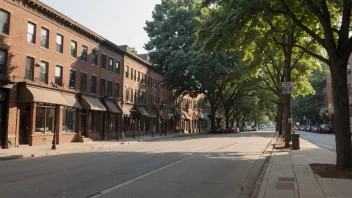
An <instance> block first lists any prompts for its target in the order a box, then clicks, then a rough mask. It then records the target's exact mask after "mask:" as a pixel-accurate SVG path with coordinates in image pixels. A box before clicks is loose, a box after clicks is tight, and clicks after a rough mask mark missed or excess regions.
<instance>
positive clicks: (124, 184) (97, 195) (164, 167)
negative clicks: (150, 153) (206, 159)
mask: <svg viewBox="0 0 352 198" xmlns="http://www.w3.org/2000/svg"><path fill="white" fill-rule="evenodd" d="M196 156H197V155H191V156H188V157H186V158H183V159H181V160H178V161H175V162H173V163H171V164H168V165H166V166H163V167H160V168H158V169H155V170H153V171H150V172H148V173H145V174H143V175H140V176H138V177H135V178H133V179H131V180H128V181H126V182H124V183H121V184H119V185H116V186H113V187H111V188H108V189H106V190H103V191H101V192H99V193H98V194H96V195H93V196H90V198H97V197H100V196H101V195H104V194H107V193H109V192H112V191H114V190H116V189H119V188H121V187H123V186H126V185H128V184H130V183H133V182H135V181H137V180H139V179H142V178H144V177H146V176H148V175H151V174H153V173H156V172H159V171H162V170H164V169H166V168H169V167H171V166H173V165H175V164H178V163H181V162H183V161H186V160H188V159H191V158H194V157H196Z"/></svg>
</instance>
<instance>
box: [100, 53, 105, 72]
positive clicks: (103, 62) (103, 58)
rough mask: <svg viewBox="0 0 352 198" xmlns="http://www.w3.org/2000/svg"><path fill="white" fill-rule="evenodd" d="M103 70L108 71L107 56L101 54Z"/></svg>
mask: <svg viewBox="0 0 352 198" xmlns="http://www.w3.org/2000/svg"><path fill="white" fill-rule="evenodd" d="M101 68H103V69H106V55H105V54H101Z"/></svg>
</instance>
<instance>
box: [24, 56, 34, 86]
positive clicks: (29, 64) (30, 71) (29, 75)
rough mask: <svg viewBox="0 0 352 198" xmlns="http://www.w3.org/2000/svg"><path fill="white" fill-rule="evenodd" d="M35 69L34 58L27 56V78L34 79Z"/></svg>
mask: <svg viewBox="0 0 352 198" xmlns="http://www.w3.org/2000/svg"><path fill="white" fill-rule="evenodd" d="M33 69H34V58H32V57H28V56H27V59H26V74H25V78H26V79H27V80H32V81H33Z"/></svg>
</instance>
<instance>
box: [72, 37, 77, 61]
mask: <svg viewBox="0 0 352 198" xmlns="http://www.w3.org/2000/svg"><path fill="white" fill-rule="evenodd" d="M71 56H72V57H75V58H77V42H76V41H73V40H72V41H71Z"/></svg>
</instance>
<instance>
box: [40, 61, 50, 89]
mask: <svg viewBox="0 0 352 198" xmlns="http://www.w3.org/2000/svg"><path fill="white" fill-rule="evenodd" d="M48 65H49V63H47V62H45V61H41V62H40V75H39V81H40V82H42V83H46V84H47V83H48Z"/></svg>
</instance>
